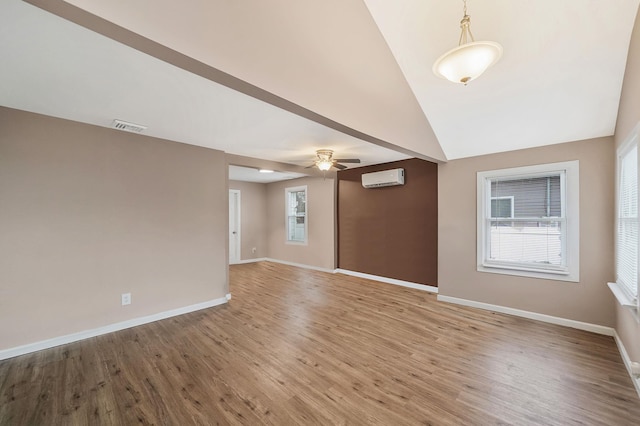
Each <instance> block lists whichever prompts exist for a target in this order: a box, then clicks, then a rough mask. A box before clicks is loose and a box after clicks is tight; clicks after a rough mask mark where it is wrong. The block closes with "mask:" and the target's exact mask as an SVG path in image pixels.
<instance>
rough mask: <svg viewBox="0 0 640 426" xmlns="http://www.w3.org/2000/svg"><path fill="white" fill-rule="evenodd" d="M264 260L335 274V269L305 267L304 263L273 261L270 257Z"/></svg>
mask: <svg viewBox="0 0 640 426" xmlns="http://www.w3.org/2000/svg"><path fill="white" fill-rule="evenodd" d="M262 260H264V261H266V262H274V263H282V264H283V265H289V266H295V267H297V268H304V269H312V270H314V271H320V272H328V273H330V274H333V273H334V272H335V271H334V270H333V269H328V268H321V267H320V266H313V265H305V264H302V263H295V262H288V261H286V260H280V259H272V258H270V257H265V258H264V259H262Z"/></svg>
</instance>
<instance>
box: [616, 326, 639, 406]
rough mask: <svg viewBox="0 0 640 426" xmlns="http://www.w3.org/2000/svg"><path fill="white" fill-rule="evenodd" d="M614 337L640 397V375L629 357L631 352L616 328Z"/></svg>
mask: <svg viewBox="0 0 640 426" xmlns="http://www.w3.org/2000/svg"><path fill="white" fill-rule="evenodd" d="M613 338H614V339H615V340H616V345H618V351H619V352H620V356H622V361H623V362H624V366H625V367H626V368H627V372H628V373H629V376H630V377H631V381H632V382H633V386H634V387H635V388H636V392H637V393H638V397H640V377H638V376H636V375H635V374H633V373H634V371H633V368H632V366H631V365H632V361H631V358H629V354H628V353H627V350H626V349H625V347H624V344H623V343H622V339H621V338H620V336H619V335H618V332H617V331H615V330H614V333H613Z"/></svg>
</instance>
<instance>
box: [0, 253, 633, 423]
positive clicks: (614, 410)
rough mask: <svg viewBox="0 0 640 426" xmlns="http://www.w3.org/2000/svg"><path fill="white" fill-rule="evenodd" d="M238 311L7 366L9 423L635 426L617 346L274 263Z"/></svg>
mask: <svg viewBox="0 0 640 426" xmlns="http://www.w3.org/2000/svg"><path fill="white" fill-rule="evenodd" d="M230 280H231V292H232V294H233V299H232V300H231V301H230V302H229V304H227V305H224V306H218V307H214V308H210V309H206V310H202V311H198V312H194V313H191V314H187V315H183V316H180V317H174V318H170V319H167V320H163V321H158V322H156V323H152V324H148V325H144V326H140V327H135V328H132V329H128V330H124V331H120V332H117V333H111V334H108V335H104V336H100V337H96V338H92V339H88V340H84V341H81V342H77V343H73V344H68V345H64V346H60V347H57V348H52V349H48V350H44V351H41V352H37V353H34V354H28V355H24V356H20V357H17V358H13V359H9V360H5V361H1V362H0V424H2V425H92V424H105V425H112V424H113V425H132V424H158V425H164V424H166V425H190V424H198V425H216V424H220V425H227V424H230V425H236V424H238V425H239V424H242V425H260V424H270V425H305V424H322V425H334V424H336V425H337V424H353V425H360V424H363V425H364V424H366V425H411V424H423V425H493V424H500V425H504V424H513V425H563V426H565V425H577V424H581V425H583V424H587V425H638V424H640V400H639V399H638V396H637V395H636V393H635V390H634V388H633V385H632V383H631V380H630V378H629V377H628V375H627V372H626V370H625V368H624V365H623V364H622V360H621V358H620V355H619V353H618V351H617V349H616V345H615V343H614V341H613V339H612V338H611V337H606V336H601V335H596V334H591V333H587V332H583V331H579V330H574V329H569V328H564V327H560V326H555V325H550V324H545V323H540V322H536V321H531V320H526V319H522V318H517V317H511V316H508V315H502V314H496V313H490V312H487V311H482V310H477V309H473V308H467V307H461V306H456V305H450V304H446V303H440V302H437V301H436V297H435V295H434V294H431V293H426V292H421V291H418V290H413V289H409V288H403V287H397V286H392V285H388V284H382V283H377V282H374V281H368V280H364V279H360V278H355V277H348V276H344V275H332V274H327V273H322V272H315V271H308V270H301V269H297V268H294V267H290V266H284V265H279V264H273V263H256V264H245V265H235V266H232V267H231V268H230Z"/></svg>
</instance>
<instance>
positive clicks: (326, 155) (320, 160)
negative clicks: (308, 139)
mask: <svg viewBox="0 0 640 426" xmlns="http://www.w3.org/2000/svg"><path fill="white" fill-rule="evenodd" d="M340 163H360V159H359V158H333V151H332V150H330V149H319V150H317V151H316V159H315V160H314V162H313V164H312V165H310V166H307V167H305V168H306V169H310V168H311V167H317V168H318V169H320V170H322V171H324V172H326V171H327V170H329V169H330V168H331V167H335V168H336V169H338V170H344V169H346V168H347V166H345V165H343V164H340Z"/></svg>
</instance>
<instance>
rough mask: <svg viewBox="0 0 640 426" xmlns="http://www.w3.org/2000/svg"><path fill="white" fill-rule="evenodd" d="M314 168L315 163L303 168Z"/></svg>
mask: <svg viewBox="0 0 640 426" xmlns="http://www.w3.org/2000/svg"><path fill="white" fill-rule="evenodd" d="M315 166H316V163H313V164H312V165H310V166H307V167H305V169H310V168H312V167H315Z"/></svg>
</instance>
